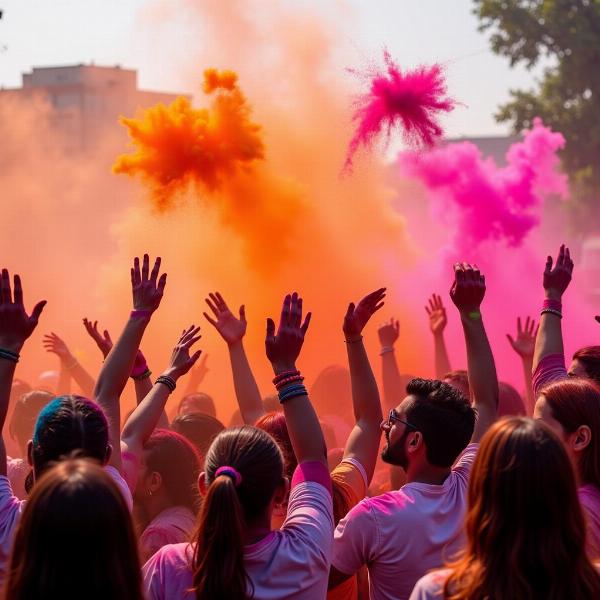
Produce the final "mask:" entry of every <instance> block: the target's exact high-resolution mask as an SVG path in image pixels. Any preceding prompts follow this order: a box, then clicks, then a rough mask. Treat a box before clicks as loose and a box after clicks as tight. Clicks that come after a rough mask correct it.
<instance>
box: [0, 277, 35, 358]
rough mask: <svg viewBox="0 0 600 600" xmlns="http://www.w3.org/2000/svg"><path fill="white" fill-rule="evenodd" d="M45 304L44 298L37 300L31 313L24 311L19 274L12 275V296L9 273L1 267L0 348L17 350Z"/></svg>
mask: <svg viewBox="0 0 600 600" xmlns="http://www.w3.org/2000/svg"><path fill="white" fill-rule="evenodd" d="M44 306H46V300H42V301H40V302H38V303H37V304H36V305H35V307H34V309H33V311H32V312H31V315H28V314H27V312H26V311H25V306H24V304H23V288H22V285H21V278H20V277H19V275H15V276H14V298H13V293H12V290H11V285H10V275H9V274H8V271H7V270H6V269H2V275H1V277H0V348H3V349H5V350H9V351H11V352H19V351H20V350H21V348H22V347H23V344H24V343H25V340H26V339H27V338H28V337H29V336H30V335H31V334H32V333H33V331H34V329H35V328H36V327H37V324H38V320H39V318H40V315H41V314H42V311H43V310H44Z"/></svg>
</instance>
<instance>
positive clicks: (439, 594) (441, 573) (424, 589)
mask: <svg viewBox="0 0 600 600" xmlns="http://www.w3.org/2000/svg"><path fill="white" fill-rule="evenodd" d="M449 574H450V570H449V569H440V570H438V571H432V572H431V573H427V575H424V576H423V577H421V579H419V581H417V583H416V584H415V587H414V589H413V591H412V594H411V595H410V598H409V600H438V599H441V598H443V596H444V584H445V583H446V579H448V575H449Z"/></svg>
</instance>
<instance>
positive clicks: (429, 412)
mask: <svg viewBox="0 0 600 600" xmlns="http://www.w3.org/2000/svg"><path fill="white" fill-rule="evenodd" d="M406 393H407V394H409V395H411V396H414V398H415V400H414V402H411V403H410V405H409V406H408V408H407V409H406V413H405V417H406V420H407V421H408V422H409V423H410V424H411V425H413V426H414V427H415V428H416V429H418V430H419V431H420V432H421V433H422V434H423V440H424V442H425V448H426V453H427V460H428V461H429V463H430V464H432V465H434V466H436V467H444V468H446V467H451V466H452V465H453V464H454V461H455V460H456V459H457V458H458V456H459V454H460V453H461V452H462V451H463V450H464V449H465V448H466V446H467V444H468V443H469V441H470V439H471V436H472V435H473V429H474V428H475V411H474V410H473V408H472V407H471V404H470V402H469V400H468V398H465V396H464V395H463V394H462V393H461V392H459V391H458V390H457V389H456V388H454V387H452V386H451V385H449V384H448V383H444V382H443V381H439V380H438V379H418V378H417V379H413V380H412V381H411V382H410V383H409V384H408V385H407V386H406Z"/></svg>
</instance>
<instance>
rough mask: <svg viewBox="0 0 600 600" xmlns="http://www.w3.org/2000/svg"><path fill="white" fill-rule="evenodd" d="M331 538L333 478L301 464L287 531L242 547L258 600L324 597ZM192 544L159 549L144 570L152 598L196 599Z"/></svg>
mask: <svg viewBox="0 0 600 600" xmlns="http://www.w3.org/2000/svg"><path fill="white" fill-rule="evenodd" d="M332 539H333V504H332V499H331V480H330V476H329V473H328V471H327V468H326V467H325V465H323V464H321V463H312V462H311V463H303V464H300V465H298V468H297V469H296V471H295V473H294V477H293V480H292V491H291V492H290V497H289V503H288V512H287V517H286V519H285V522H284V524H283V527H282V528H281V529H280V530H275V531H271V532H270V533H269V534H268V535H267V536H266V537H264V538H263V539H262V540H260V541H259V542H257V543H256V544H252V545H249V546H245V548H244V566H245V568H246V572H247V573H248V576H249V577H250V580H251V581H252V584H253V589H254V599H255V600H275V599H282V600H283V599H284V598H286V599H290V600H318V599H319V598H325V595H326V593H327V583H328V579H329V566H330V560H331V545H332ZM193 553H194V545H193V544H174V545H170V546H164V547H163V548H161V549H160V550H159V551H158V552H157V553H156V554H155V555H154V556H153V557H152V558H151V559H150V560H149V561H148V562H147V563H146V564H145V565H144V568H143V577H144V588H145V593H146V598H147V599H148V600H171V599H175V598H176V599H177V600H195V595H194V594H193V593H192V592H190V588H191V586H192V560H193V558H192V557H193Z"/></svg>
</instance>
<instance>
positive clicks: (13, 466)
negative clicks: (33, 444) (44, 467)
mask: <svg viewBox="0 0 600 600" xmlns="http://www.w3.org/2000/svg"><path fill="white" fill-rule="evenodd" d="M30 471H31V467H30V466H29V464H28V463H27V461H26V460H24V459H23V458H10V456H7V457H6V476H7V477H8V480H9V481H10V487H11V488H12V491H13V494H14V495H15V496H16V497H17V498H18V499H19V500H25V498H27V492H26V491H25V480H26V479H27V475H29V472H30Z"/></svg>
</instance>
